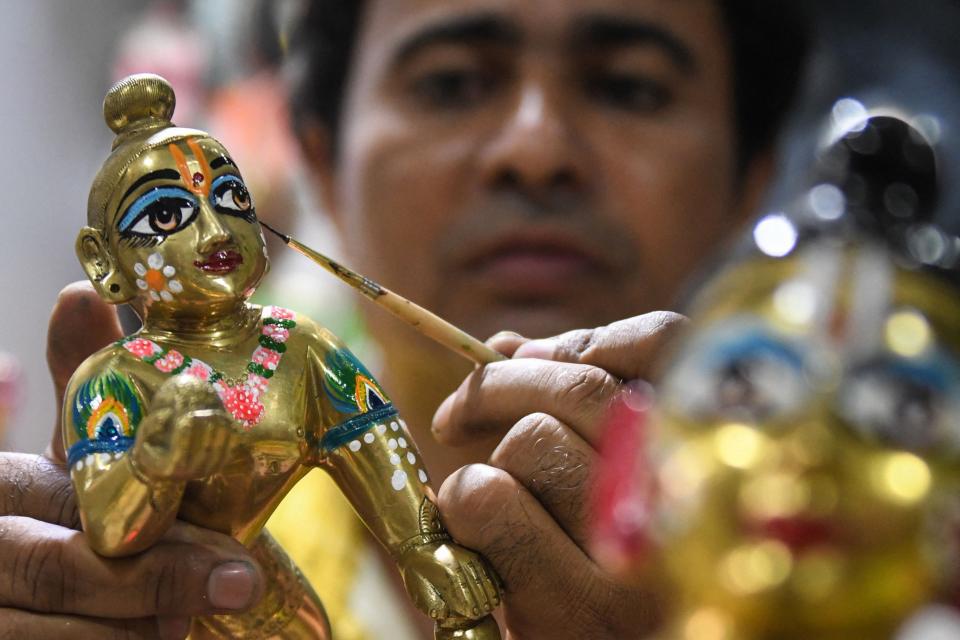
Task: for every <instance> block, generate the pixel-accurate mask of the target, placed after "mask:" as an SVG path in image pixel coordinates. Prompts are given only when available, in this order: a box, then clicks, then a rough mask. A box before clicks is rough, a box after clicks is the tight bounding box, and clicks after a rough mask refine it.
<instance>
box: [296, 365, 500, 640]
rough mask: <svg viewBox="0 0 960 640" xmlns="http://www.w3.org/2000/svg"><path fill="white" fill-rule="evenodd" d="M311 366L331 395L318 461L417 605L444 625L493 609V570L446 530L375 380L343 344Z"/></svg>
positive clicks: (312, 387) (314, 382) (409, 443)
mask: <svg viewBox="0 0 960 640" xmlns="http://www.w3.org/2000/svg"><path fill="white" fill-rule="evenodd" d="M338 359H339V362H338V361H337V360H338ZM311 370H312V371H314V372H315V374H314V375H311V376H309V377H310V378H311V381H310V383H308V385H307V386H308V390H307V392H308V394H309V395H310V396H311V397H314V398H324V399H326V401H327V402H326V410H325V412H324V414H325V415H319V414H318V415H315V416H313V418H312V419H313V420H318V421H322V423H323V424H325V425H330V426H329V427H327V428H323V429H320V430H318V431H317V434H318V435H317V441H316V442H314V443H312V447H313V450H314V455H315V458H316V460H315V461H316V463H317V464H320V465H322V466H323V467H325V468H326V469H327V470H328V472H329V473H330V474H331V476H332V477H333V478H334V480H335V481H336V482H337V484H338V485H339V486H340V488H341V490H342V491H343V492H344V494H345V495H346V496H347V498H348V499H349V500H350V502H351V503H352V504H353V507H354V509H356V511H357V513H358V514H359V515H360V517H361V518H362V519H363V521H364V522H365V523H366V525H367V527H368V528H369V529H370V531H371V532H372V533H373V534H374V535H375V536H376V538H377V539H378V540H379V541H380V543H381V544H382V545H383V546H384V547H385V548H386V549H387V550H388V551H389V552H390V554H391V556H393V558H394V559H395V560H396V562H397V565H398V567H399V569H400V572H401V574H402V575H403V580H404V584H405V585H406V588H407V591H408V592H409V594H410V596H411V598H412V599H413V601H414V604H416V605H417V607H418V608H420V609H421V610H422V611H423V612H424V613H426V614H427V615H429V616H431V617H432V618H434V619H435V620H437V621H438V623H439V624H440V625H441V626H444V625H447V624H450V625H453V626H456V625H461V626H464V625H462V623H464V622H468V621H470V620H475V619H478V618H481V617H483V616H485V615H486V614H487V613H489V612H490V611H492V610H493V608H494V607H496V606H497V605H498V604H499V600H500V593H499V588H498V586H497V583H496V578H495V577H494V575H493V573H492V570H491V569H490V568H489V567H488V566H487V563H486V561H484V560H483V558H481V557H480V556H478V555H477V554H476V553H474V552H473V551H470V550H469V549H465V548H463V547H461V546H460V545H458V544H456V543H455V542H454V541H453V540H452V539H451V538H450V536H449V534H448V533H447V532H446V530H445V529H444V527H443V525H442V523H441V521H440V517H439V513H438V512H437V508H436V506H435V502H436V499H435V497H434V494H433V490H432V489H431V488H430V486H429V484H428V483H427V476H426V472H425V469H424V466H423V462H422V460H421V459H420V454H419V452H418V451H417V449H416V446H415V445H414V443H413V440H412V439H411V437H410V435H409V433H408V432H407V430H406V426H405V425H404V423H403V421H402V420H401V419H400V417H399V416H398V415H397V412H396V410H395V409H394V408H393V405H392V404H390V403H389V401H388V400H387V399H386V397H385V395H383V392H382V391H381V390H380V389H379V386H378V385H377V384H376V382H375V381H374V380H373V379H372V377H370V375H369V374H368V373H367V372H366V370H365V369H363V368H362V365H360V364H359V362H357V361H356V360H355V359H354V358H353V356H352V355H351V354H349V352H348V351H346V350H345V349H339V350H338V352H337V353H334V354H333V357H332V358H331V357H330V354H328V355H327V357H326V359H325V360H324V361H323V362H322V363H316V364H315V366H312V367H311ZM349 403H353V407H352V408H353V411H351V412H350V414H346V415H349V417H346V416H345V414H344V413H343V410H344V409H345V408H347V405H348V404H349ZM321 404H322V403H321ZM331 415H332V416H334V418H333V419H331ZM331 423H332V424H331ZM466 626H469V625H466ZM478 637H479V636H478ZM483 637H498V636H496V635H493V634H490V635H488V636H483Z"/></svg>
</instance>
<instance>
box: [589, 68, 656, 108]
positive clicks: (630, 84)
mask: <svg viewBox="0 0 960 640" xmlns="http://www.w3.org/2000/svg"><path fill="white" fill-rule="evenodd" d="M587 92H588V94H589V95H590V96H591V97H592V98H593V99H595V100H598V101H600V102H602V103H603V104H606V105H609V106H611V107H616V108H618V109H624V110H628V111H635V112H638V113H653V112H656V111H659V110H660V109H662V108H663V107H665V106H666V105H667V104H669V102H670V99H671V94H670V91H669V90H668V89H667V88H666V87H665V86H664V85H663V84H661V83H659V82H656V81H654V80H651V79H650V78H647V77H644V76H640V75H634V74H627V73H597V74H596V75H593V76H592V77H590V78H589V79H588V80H587Z"/></svg>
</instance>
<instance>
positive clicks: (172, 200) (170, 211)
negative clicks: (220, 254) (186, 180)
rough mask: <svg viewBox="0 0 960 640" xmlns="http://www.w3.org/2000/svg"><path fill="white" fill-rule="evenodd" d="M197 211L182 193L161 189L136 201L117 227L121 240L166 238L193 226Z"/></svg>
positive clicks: (180, 190)
mask: <svg viewBox="0 0 960 640" xmlns="http://www.w3.org/2000/svg"><path fill="white" fill-rule="evenodd" d="M198 211H199V208H198V206H197V202H196V200H195V199H194V198H193V197H192V196H191V195H189V194H188V193H187V192H186V191H183V190H182V189H177V188H172V187H164V188H159V189H154V190H152V191H149V192H147V193H145V194H143V195H142V196H140V197H139V198H137V200H136V201H135V202H134V203H133V204H132V205H130V207H129V208H128V209H127V211H126V213H125V214H124V215H123V218H122V219H121V221H120V223H119V224H118V225H117V227H118V229H119V231H120V234H121V235H123V236H135V235H139V236H159V237H166V236H168V235H170V234H173V233H176V232H177V231H180V230H181V229H183V228H184V227H186V226H187V225H189V224H190V223H191V222H193V219H194V218H195V217H196V215H197V212H198Z"/></svg>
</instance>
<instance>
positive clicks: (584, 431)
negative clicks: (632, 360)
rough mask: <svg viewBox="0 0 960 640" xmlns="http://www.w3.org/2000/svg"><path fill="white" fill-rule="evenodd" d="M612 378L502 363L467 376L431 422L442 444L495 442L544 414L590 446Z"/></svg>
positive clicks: (546, 365)
mask: <svg viewBox="0 0 960 640" xmlns="http://www.w3.org/2000/svg"><path fill="white" fill-rule="evenodd" d="M619 390H620V381H619V379H618V378H616V377H614V376H612V375H610V374H609V373H607V372H606V371H604V370H603V369H601V368H598V367H591V366H587V365H583V364H570V363H561V362H547V361H545V360H535V359H521V360H517V359H514V360H507V361H505V362H496V363H493V364H489V365H487V366H485V367H483V368H481V369H477V370H475V371H473V372H472V373H471V374H470V375H469V376H467V378H466V380H464V381H463V383H462V384H461V385H460V388H459V389H457V390H456V391H455V392H454V393H453V394H452V395H450V396H448V397H447V398H446V399H445V400H444V401H443V403H442V404H441V405H440V408H439V409H437V412H436V414H434V417H433V432H434V435H435V436H436V438H437V440H439V441H440V442H441V443H443V444H447V445H451V446H459V445H463V444H467V443H472V442H476V441H478V440H481V439H486V438H490V437H493V436H501V435H503V434H504V433H506V431H507V430H508V429H509V428H510V427H511V426H513V425H514V424H515V423H516V422H517V421H518V420H520V418H522V417H524V416H526V415H529V414H531V413H538V412H544V413H549V414H550V415H552V416H554V417H555V418H557V419H558V420H560V421H561V422H563V423H565V424H567V425H569V426H570V427H571V428H572V429H574V430H575V431H576V432H577V433H578V434H580V436H581V437H582V438H584V439H585V440H586V441H587V442H589V443H591V444H592V445H596V443H597V440H598V438H599V434H600V431H601V427H602V424H601V423H602V420H603V418H604V416H605V415H606V413H607V410H608V408H609V405H610V401H611V400H612V399H613V398H614V397H615V395H616V393H617V392H618V391H619Z"/></svg>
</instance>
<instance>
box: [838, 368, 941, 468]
mask: <svg viewBox="0 0 960 640" xmlns="http://www.w3.org/2000/svg"><path fill="white" fill-rule="evenodd" d="M837 399H838V400H837V408H836V410H837V413H838V414H839V415H840V417H841V419H842V420H843V421H844V422H845V423H846V424H847V425H848V426H849V427H850V428H851V429H853V430H854V431H855V432H857V433H858V434H860V435H861V436H863V437H865V438H867V439H868V440H872V441H879V442H881V443H884V444H888V445H891V446H894V447H901V448H905V449H910V450H915V451H930V450H933V449H934V448H939V449H946V450H947V451H948V452H951V453H958V452H960V363H958V362H957V360H956V359H955V358H954V357H952V356H951V355H950V354H948V353H945V352H944V351H935V352H934V353H933V354H932V355H931V356H928V357H925V358H922V359H913V358H902V357H898V356H892V355H883V356H879V357H877V358H874V359H871V360H868V361H865V362H862V363H860V364H859V365H857V366H855V367H853V368H852V369H851V370H850V372H849V373H848V374H847V375H846V377H845V379H844V382H843V385H842V386H841V388H840V390H839V393H838V394H837Z"/></svg>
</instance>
